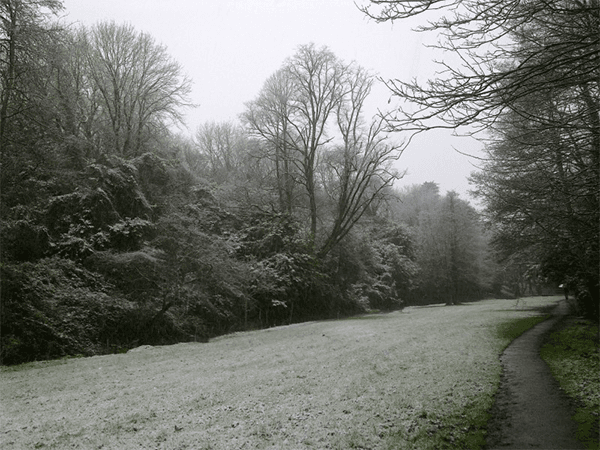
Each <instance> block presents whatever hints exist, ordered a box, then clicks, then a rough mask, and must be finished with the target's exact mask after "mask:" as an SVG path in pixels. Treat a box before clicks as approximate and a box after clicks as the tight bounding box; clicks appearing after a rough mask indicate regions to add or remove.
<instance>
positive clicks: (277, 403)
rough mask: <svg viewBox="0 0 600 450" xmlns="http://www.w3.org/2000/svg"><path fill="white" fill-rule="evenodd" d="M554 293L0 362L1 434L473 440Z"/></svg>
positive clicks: (52, 440) (37, 440)
mask: <svg viewBox="0 0 600 450" xmlns="http://www.w3.org/2000/svg"><path fill="white" fill-rule="evenodd" d="M556 300H557V298H550V297H541V298H528V299H525V301H523V300H521V301H520V302H519V303H518V304H517V303H515V301H514V300H490V301H483V302H479V303H472V304H465V305H461V306H452V307H445V306H431V307H411V308H407V309H405V310H404V311H402V312H395V313H391V314H384V315H370V316H363V317H358V318H354V319H349V320H341V321H326V322H313V323H305V324H298V325H293V326H287V327H280V328H272V329H268V330H261V331H255V332H247V333H238V334H235V335H230V336H224V337H221V338H218V339H215V340H214V341H211V342H210V343H208V344H178V345H173V346H165V347H155V348H148V349H141V350H140V351H135V352H130V353H128V354H122V355H110V356H102V357H92V358H82V359H71V360H62V361H53V362H40V363H32V364H26V365H22V366H18V367H14V368H4V369H3V371H2V373H1V374H0V382H1V383H0V386H1V395H0V399H1V404H2V406H3V407H2V408H1V410H0V415H1V416H0V417H1V419H2V427H1V428H2V432H1V434H0V447H1V448H3V449H17V448H56V449H58V448H60V449H62V448H71V447H72V448H103V449H123V448H163V449H186V448H188V449H192V448H193V449H232V448H256V449H261V448H286V449H308V448H315V449H324V448H332V449H349V448H371V449H403V448H419V449H434V448H435V449H440V448H477V447H478V446H479V445H481V444H483V442H484V428H485V424H486V420H487V415H486V411H487V410H488V408H489V407H490V406H491V405H492V402H493V395H494V393H495V390H496V388H497V385H498V382H499V376H500V364H499V361H498V355H499V353H500V352H501V351H502V350H503V349H504V348H505V347H506V345H508V343H509V342H510V340H511V339H512V338H513V337H514V335H515V331H514V330H516V328H514V327H511V326H509V325H507V323H513V322H515V321H516V322H518V323H523V322H521V321H520V319H524V318H525V319H526V318H531V317H534V316H539V315H540V314H541V313H540V312H539V308H540V307H543V306H545V305H548V304H549V303H553V302H555V301H556ZM528 323H532V322H531V321H529V322H528ZM522 328H523V327H522V326H521V327H519V330H520V329H522ZM506 330H509V331H508V332H507V331H506ZM510 330H513V331H510Z"/></svg>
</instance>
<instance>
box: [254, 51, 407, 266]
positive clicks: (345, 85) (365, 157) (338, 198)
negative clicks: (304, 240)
mask: <svg viewBox="0 0 600 450" xmlns="http://www.w3.org/2000/svg"><path fill="white" fill-rule="evenodd" d="M374 81H375V78H374V77H373V76H372V75H370V74H368V73H367V72H366V71H365V70H364V69H363V68H361V67H359V66H357V65H356V64H346V63H344V62H343V61H342V60H340V59H339V58H337V57H336V56H335V55H334V54H333V53H332V52H331V51H330V50H329V49H327V48H321V49H318V48H316V46H315V45H314V44H309V45H305V46H301V47H300V48H299V49H298V51H297V52H296V54H295V55H294V56H293V57H291V58H289V59H288V60H286V61H285V63H284V65H283V67H282V68H281V69H280V70H279V71H278V72H277V73H275V74H274V75H273V76H272V77H270V78H269V79H268V80H267V82H266V83H265V85H264V87H263V89H262V91H261V92H260V94H259V96H258V98H257V99H256V100H254V101H253V102H250V103H248V105H247V111H246V113H245V114H244V116H243V119H244V121H245V123H246V125H247V127H248V129H249V130H250V132H251V133H253V134H254V135H255V136H257V137H259V138H261V139H263V141H264V142H265V143H266V144H267V146H266V148H267V149H270V150H271V151H270V152H269V153H268V154H269V155H271V158H272V160H273V161H274V164H275V169H276V171H277V179H278V186H279V188H278V190H279V198H280V199H281V202H280V204H281V206H282V208H281V209H282V210H287V211H288V212H291V211H292V209H291V202H290V200H291V198H292V195H293V186H294V184H298V185H300V186H302V188H303V190H304V192H305V194H306V197H305V198H306V203H307V206H308V217H309V222H310V228H309V229H310V234H311V236H312V239H313V242H316V238H317V232H318V231H319V230H318V222H319V214H318V213H319V205H318V201H317V199H318V196H319V195H320V194H321V193H322V191H323V189H328V190H329V194H330V195H331V196H332V197H333V202H334V203H335V205H336V206H335V207H334V210H335V211H334V213H333V216H334V217H333V219H332V220H331V229H330V230H329V231H328V232H326V233H321V235H322V236H323V239H322V240H321V241H322V244H321V246H320V248H319V250H318V252H317V253H318V254H319V256H325V255H326V254H327V253H328V252H329V251H330V250H331V249H332V248H333V247H334V246H335V245H337V244H338V243H339V242H340V241H341V240H342V239H343V238H344V237H345V236H346V235H347V234H348V232H349V231H350V230H351V229H352V227H353V226H354V225H355V224H356V222H357V221H358V220H359V219H360V218H361V217H362V216H363V214H364V213H365V212H366V211H367V209H368V208H369V207H370V206H373V205H374V203H375V202H376V200H377V199H378V198H379V197H381V194H382V192H383V191H384V190H385V189H386V188H387V187H388V186H390V184H391V183H392V182H393V181H394V180H395V179H396V178H397V177H398V174H397V173H396V172H395V171H394V170H393V168H392V163H393V161H395V160H396V159H397V158H398V157H399V156H400V151H399V147H398V146H396V145H391V144H389V143H388V142H387V141H388V137H387V136H386V135H385V133H384V125H385V121H383V120H382V119H381V118H378V119H375V120H374V121H373V122H372V123H371V124H369V125H367V124H366V123H365V119H364V114H365V111H364V109H365V100H366V98H367V97H368V95H369V94H370V92H371V88H372V85H373V83H374ZM318 175H321V179H320V180H319V177H318ZM325 178H327V180H326V179H325Z"/></svg>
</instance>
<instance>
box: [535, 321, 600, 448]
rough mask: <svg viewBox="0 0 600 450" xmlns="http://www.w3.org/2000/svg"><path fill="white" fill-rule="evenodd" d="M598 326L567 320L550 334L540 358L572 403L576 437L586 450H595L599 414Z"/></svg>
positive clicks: (599, 368)
mask: <svg viewBox="0 0 600 450" xmlns="http://www.w3.org/2000/svg"><path fill="white" fill-rule="evenodd" d="M598 351H599V342H598V324H594V323H591V322H589V321H570V322H568V323H567V324H566V326H565V327H564V328H562V329H561V330H558V331H556V332H555V333H553V334H552V335H550V337H549V339H548V341H547V343H546V345H544V346H543V348H542V352H541V354H542V358H544V360H545V361H546V363H548V365H549V366H550V369H551V370H552V374H553V375H554V377H555V378H556V379H557V380H558V382H559V383H560V385H561V387H562V388H563V389H564V390H565V392H566V393H567V394H568V395H569V396H570V397H572V398H573V399H574V400H575V403H576V404H577V413H576V414H575V417H574V419H575V421H576V422H577V424H578V431H577V438H578V439H579V440H580V441H581V442H584V443H585V444H586V446H587V448H589V449H598V448H599V444H598V426H599V424H598V412H599V411H600V379H599V378H598V374H599V373H600V354H599V353H598Z"/></svg>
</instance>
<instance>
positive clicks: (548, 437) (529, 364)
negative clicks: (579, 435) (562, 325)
mask: <svg viewBox="0 0 600 450" xmlns="http://www.w3.org/2000/svg"><path fill="white" fill-rule="evenodd" d="M567 313H568V305H567V304H566V302H565V301H564V300H563V301H561V302H559V304H558V305H557V306H556V308H554V310H553V311H552V316H551V317H550V318H549V319H548V320H545V321H544V322H541V323H539V324H537V325H536V326H535V327H533V328H531V329H530V330H528V331H526V332H525V333H523V334H522V335H521V336H519V337H518V338H517V339H515V340H514V341H513V342H512V343H511V344H510V345H509V346H508V347H507V348H506V350H504V352H503V353H502V356H501V358H500V361H501V363H502V378H501V381H500V387H499V389H498V393H497V395H496V403H495V405H494V406H493V407H492V410H491V414H492V418H491V419H490V421H489V423H488V438H487V446H486V448H488V449H529V448H538V449H583V448H585V447H584V446H583V445H582V444H581V443H580V442H578V441H577V440H576V439H575V432H576V430H577V425H576V423H575V422H574V421H573V420H572V418H571V417H572V415H573V413H574V411H573V408H572V405H571V403H570V400H569V398H568V397H567V396H566V394H564V392H563V391H562V390H561V389H560V387H559V385H558V382H557V381H556V380H555V379H554V377H553V376H552V373H551V372H550V368H549V367H548V365H547V364H546V363H545V362H544V360H543V359H542V358H541V356H540V348H541V346H542V344H543V341H544V338H545V336H546V335H547V334H548V333H549V332H550V331H551V330H552V329H553V328H554V327H555V326H556V325H557V324H558V323H559V322H560V321H561V320H562V319H563V318H564V316H565V315H566V314H567Z"/></svg>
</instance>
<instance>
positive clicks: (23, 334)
mask: <svg viewBox="0 0 600 450" xmlns="http://www.w3.org/2000/svg"><path fill="white" fill-rule="evenodd" d="M1 270H2V272H1V273H2V280H1V283H2V299H1V301H2V317H1V321H2V323H1V327H2V341H1V342H2V349H1V356H2V363H3V364H14V363H19V362H25V361H33V360H38V359H48V358H56V357H61V356H66V355H78V354H81V355H93V354H97V353H102V352H104V351H107V350H108V348H107V346H110V345H111V344H113V343H114V342H118V340H119V338H120V336H118V335H117V334H116V332H117V330H118V324H119V323H121V322H122V321H123V320H124V318H125V317H126V316H127V315H128V314H130V313H131V311H132V310H133V305H132V304H131V303H130V302H128V301H126V300H125V299H123V298H121V297H120V296H118V294H116V293H115V292H114V291H113V290H112V289H111V288H110V286H109V285H108V284H107V283H106V282H105V281H104V280H103V279H102V277H100V276H98V275H96V274H93V273H91V272H89V271H87V270H85V269H83V268H82V267H81V266H79V265H77V264H76V263H74V262H72V261H70V260H65V259H60V258H57V257H53V258H49V259H41V260H39V261H37V262H35V263H30V262H26V263H20V264H3V265H2V268H1Z"/></svg>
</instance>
